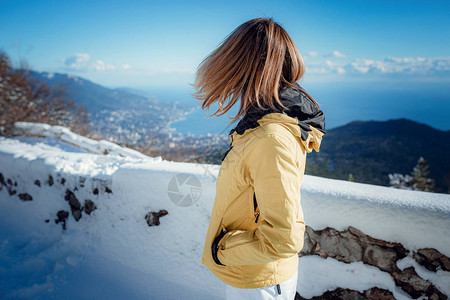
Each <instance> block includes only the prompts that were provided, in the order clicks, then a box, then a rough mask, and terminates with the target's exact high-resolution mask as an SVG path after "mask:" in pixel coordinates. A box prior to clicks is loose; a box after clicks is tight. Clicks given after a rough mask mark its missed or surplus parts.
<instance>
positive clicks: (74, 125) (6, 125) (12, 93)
mask: <svg viewBox="0 0 450 300" xmlns="http://www.w3.org/2000/svg"><path fill="white" fill-rule="evenodd" d="M21 65H22V66H24V63H21ZM0 108H1V109H0V135H9V136H10V135H13V134H14V123H15V122H18V121H26V122H40V123H47V124H50V125H61V126H66V127H69V128H70V129H71V130H72V131H74V132H76V133H79V134H82V135H86V134H88V133H89V114H88V112H87V109H86V107H85V106H78V105H77V104H76V103H75V102H74V101H72V100H70V99H69V98H68V97H67V95H66V92H65V89H64V87H63V86H62V85H59V86H55V87H50V86H49V85H48V84H47V83H45V82H43V81H41V80H38V79H31V78H30V76H29V69H27V68H23V69H18V70H15V69H13V68H12V65H11V62H10V59H9V57H8V56H7V55H6V53H4V52H0Z"/></svg>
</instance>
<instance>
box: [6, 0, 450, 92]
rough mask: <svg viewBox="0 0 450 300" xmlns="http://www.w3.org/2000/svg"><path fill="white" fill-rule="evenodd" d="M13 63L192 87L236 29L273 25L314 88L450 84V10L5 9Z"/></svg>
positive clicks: (300, 4) (433, 4)
mask: <svg viewBox="0 0 450 300" xmlns="http://www.w3.org/2000/svg"><path fill="white" fill-rule="evenodd" d="M0 4H1V7H2V8H1V9H0V49H2V50H4V51H6V52H7V54H8V55H9V56H10V57H11V59H12V61H13V63H14V64H15V65H18V64H19V62H20V61H21V60H25V61H26V62H27V63H28V65H29V66H30V67H31V68H32V69H35V70H38V71H48V72H62V73H71V74H75V75H78V76H82V77H85V78H87V79H91V80H93V81H95V82H97V83H100V84H103V85H105V86H110V87H117V86H129V87H146V86H149V87H159V86H161V87H162V86H168V85H172V84H173V85H175V86H181V87H184V86H187V83H188V82H192V81H193V74H194V72H195V69H196V67H197V66H198V64H199V63H200V62H201V61H202V59H203V58H204V57H205V56H206V55H208V53H210V52H211V51H212V50H214V48H216V47H217V46H218V45H219V43H220V42H221V41H222V40H223V39H224V38H225V36H226V35H227V34H229V33H230V32H231V31H232V30H233V29H234V28H236V27H237V26H238V25H240V24H241V23H243V22H245V21H247V20H249V19H252V18H256V17H261V16H262V17H273V18H274V20H275V21H277V22H279V23H280V24H281V25H283V27H284V28H285V29H286V30H287V32H288V33H289V34H290V35H291V36H292V38H293V39H294V42H295V43H296V45H297V47H298V48H299V50H300V52H301V53H302V55H303V56H304V59H305V64H306V67H307V73H306V74H305V77H304V79H303V80H304V82H311V83H313V82H316V83H317V82H331V81H333V82H339V81H347V82H359V81H366V82H370V81H377V82H382V81H389V82H392V81H396V82H397V81H398V82H401V83H402V84H409V83H411V82H424V81H426V82H432V83H433V82H438V83H444V84H446V83H450V39H449V38H448V37H449V36H450V22H449V19H450V2H449V1H426V2H425V1H397V0H396V1H325V0H323V1H321V0H314V1H313V0H308V1H274V0H272V1H263V0H259V1H132V0H130V1H92V0H91V1H31V0H29V1H22V0H11V1H4V0H0Z"/></svg>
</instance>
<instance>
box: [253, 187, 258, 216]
mask: <svg viewBox="0 0 450 300" xmlns="http://www.w3.org/2000/svg"><path fill="white" fill-rule="evenodd" d="M253 207H254V211H255V218H256V219H255V223H258V219H259V211H256V208H257V207H258V203H257V202H256V193H253Z"/></svg>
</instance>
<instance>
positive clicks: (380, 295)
mask: <svg viewBox="0 0 450 300" xmlns="http://www.w3.org/2000/svg"><path fill="white" fill-rule="evenodd" d="M330 299H343V300H363V299H364V300H367V299H376V300H381V299H383V300H385V299H386V300H395V297H394V295H393V294H392V293H391V291H388V290H384V289H380V288H377V287H373V288H370V289H368V290H365V291H364V292H363V293H360V292H358V291H355V290H350V289H343V288H337V289H335V290H333V291H326V292H325V293H323V294H322V295H320V296H316V297H312V298H310V299H308V300H330ZM295 300H307V299H306V298H303V297H302V296H300V294H299V293H297V294H296V295H295Z"/></svg>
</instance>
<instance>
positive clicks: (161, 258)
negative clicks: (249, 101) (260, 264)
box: [0, 123, 450, 300]
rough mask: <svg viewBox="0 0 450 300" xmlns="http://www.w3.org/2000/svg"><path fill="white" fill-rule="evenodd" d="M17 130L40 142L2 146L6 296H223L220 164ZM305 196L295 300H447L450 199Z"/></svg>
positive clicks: (367, 192) (307, 181) (314, 190)
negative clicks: (212, 233)
mask: <svg viewBox="0 0 450 300" xmlns="http://www.w3.org/2000/svg"><path fill="white" fill-rule="evenodd" d="M19 125H20V126H19V127H20V128H22V130H24V131H25V132H29V133H30V132H34V133H35V134H39V135H40V136H41V137H28V136H20V137H16V138H4V137H0V240H1V241H2V243H1V244H0V282H1V285H0V298H1V299H49V298H52V299H97V298H98V299H158V300H159V299H205V300H206V299H225V285H224V283H223V282H221V281H220V280H218V279H217V278H216V277H215V276H214V275H212V273H211V272H209V271H208V269H207V268H206V267H205V266H204V265H202V264H201V254H202V251H203V246H204V244H203V243H204V237H205V234H206V231H207V227H208V223H209V217H210V214H211V210H212V205H213V200H214V195H215V184H216V178H217V175H218V172H219V166H218V165H208V164H192V163H176V162H171V161H165V160H162V159H161V158H160V157H156V158H153V157H146V156H143V155H141V154H139V153H136V152H135V151H133V150H131V149H126V148H122V147H119V146H117V145H114V144H112V143H109V142H106V141H94V140H90V139H86V138H84V137H81V136H78V135H76V134H73V133H71V132H70V131H69V130H68V129H67V128H61V127H58V126H53V127H51V126H46V125H45V124H41V125H37V124H30V123H21V124H19ZM301 188H302V189H301V191H302V199H301V201H302V207H303V209H304V214H305V222H306V224H307V226H308V227H307V233H306V235H305V247H304V249H303V250H302V252H301V253H299V256H300V266H299V281H298V295H297V296H298V297H303V298H306V299H310V298H312V297H319V296H320V297H322V298H319V299H324V298H325V299H330V297H331V298H332V299H336V298H342V297H344V296H345V295H346V297H347V298H351V299H354V298H355V297H356V296H355V295H363V294H364V295H369V296H368V299H393V297H395V299H413V298H418V297H422V299H424V298H425V297H429V298H430V299H445V298H446V297H448V296H449V295H450V289H449V287H450V265H449V264H448V261H449V259H448V257H449V256H450V244H449V240H448V238H447V237H448V236H449V235H450V231H449V230H450V219H449V218H448V216H449V214H450V196H449V195H443V194H434V193H425V192H417V191H407V190H397V189H393V188H387V187H381V186H374V185H367V184H361V183H353V182H346V181H340V180H332V179H324V178H320V177H315V176H308V175H305V177H304V181H303V184H302V187H301ZM327 241H332V242H331V243H330V242H327ZM330 294H331V296H330ZM327 295H328V296H327ZM333 295H334V296H333ZM336 295H340V296H336ZM326 297H328V298H326ZM299 299H300V298H299Z"/></svg>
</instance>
